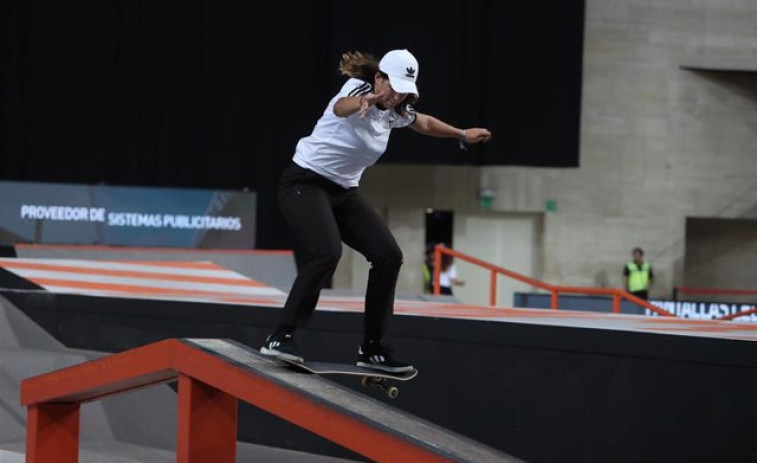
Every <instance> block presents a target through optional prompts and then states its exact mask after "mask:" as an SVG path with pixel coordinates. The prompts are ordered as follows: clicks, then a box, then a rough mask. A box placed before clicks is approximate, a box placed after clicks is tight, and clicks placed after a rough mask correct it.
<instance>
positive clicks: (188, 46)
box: [0, 0, 584, 248]
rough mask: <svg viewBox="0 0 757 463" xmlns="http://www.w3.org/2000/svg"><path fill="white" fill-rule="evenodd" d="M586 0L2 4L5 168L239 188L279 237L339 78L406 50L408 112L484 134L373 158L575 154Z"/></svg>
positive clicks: (1, 174) (266, 230) (530, 158)
mask: <svg viewBox="0 0 757 463" xmlns="http://www.w3.org/2000/svg"><path fill="white" fill-rule="evenodd" d="M583 15H584V2H583V0H571V1H552V2H516V3H512V2H499V1H465V0H461V1H442V2H440V1H418V2H392V1H388V2H380V3H378V4H377V3H372V2H364V3H355V2H344V1H309V2H299V1H291V0H279V1H275V2H252V1H249V0H229V1H210V0H207V1H202V0H182V1H162V0H130V1H116V0H89V1H84V0H77V1H59V0H37V1H27V0H0V99H1V100H0V101H1V107H0V124H1V125H0V149H2V153H1V158H0V178H2V179H8V180H34V181H53V182H55V181H60V182H87V183H98V182H105V183H109V184H125V185H156V186H179V187H210V188H224V189H235V188H244V187H248V188H251V189H254V190H256V191H257V192H258V194H259V196H258V198H259V208H258V211H259V220H258V224H259V225H258V233H257V236H258V243H259V247H261V248H278V247H290V246H291V239H290V238H291V237H290V235H289V234H288V231H287V227H286V226H285V225H284V223H283V219H282V218H281V217H280V216H279V215H278V211H277V208H276V201H275V187H276V181H277V178H278V175H279V173H280V171H281V170H282V169H283V167H284V166H285V165H286V164H287V162H288V161H289V159H290V158H291V156H292V152H293V149H294V146H295V144H296V142H297V140H298V139H299V138H300V137H302V136H305V135H307V134H308V133H309V132H310V130H311V129H312V127H313V125H314V123H315V121H316V120H317V118H318V116H319V115H320V114H321V112H322V111H323V108H324V107H325V105H326V103H327V101H328V99H329V98H330V97H331V96H332V95H333V93H334V92H335V91H336V90H337V89H338V88H339V87H340V85H341V83H342V82H343V78H342V77H341V76H339V74H338V73H337V71H336V66H337V63H338V60H339V56H340V55H341V53H342V52H344V51H347V50H363V51H368V52H372V53H374V54H375V55H377V57H380V56H381V54H383V53H384V52H385V51H387V50H389V49H392V48H408V49H410V50H411V51H412V52H413V53H414V54H415V55H416V56H417V57H418V59H419V62H420V69H419V88H420V92H421V99H420V102H419V104H418V105H417V109H418V111H421V112H427V113H430V114H434V115H436V116H438V117H440V118H442V119H444V120H447V121H448V122H450V123H452V124H455V125H459V126H486V127H489V128H490V129H491V130H492V131H493V133H494V135H495V136H494V138H493V140H492V141H491V142H490V143H489V144H487V145H486V146H484V147H475V148H474V149H472V150H470V151H467V152H461V151H459V150H458V148H457V146H456V144H455V143H454V142H452V141H450V140H436V139H429V138H426V137H421V136H418V135H417V134H415V133H413V132H411V131H409V130H405V131H401V130H400V131H397V132H398V133H396V135H395V136H394V137H393V140H392V143H391V144H390V147H389V150H388V152H387V154H386V155H385V157H384V159H383V160H382V162H413V163H446V164H477V165H488V164H519V165H535V166H565V167H571V166H577V165H578V142H579V140H578V136H579V117H580V87H581V55H582V47H583Z"/></svg>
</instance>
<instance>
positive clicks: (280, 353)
mask: <svg viewBox="0 0 757 463" xmlns="http://www.w3.org/2000/svg"><path fill="white" fill-rule="evenodd" d="M260 353H261V354H263V355H268V356H270V357H276V358H280V359H285V360H289V361H290V362H299V363H305V360H304V359H303V358H302V356H301V355H300V351H299V349H297V344H295V343H294V337H293V336H292V333H286V334H277V333H274V334H272V335H270V336H268V338H267V339H266V340H265V343H263V347H261V348H260Z"/></svg>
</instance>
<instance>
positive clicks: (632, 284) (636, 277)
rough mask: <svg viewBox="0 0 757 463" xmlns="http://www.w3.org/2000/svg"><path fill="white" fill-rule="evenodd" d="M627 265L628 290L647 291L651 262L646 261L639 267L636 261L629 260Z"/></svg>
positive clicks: (633, 291)
mask: <svg viewBox="0 0 757 463" xmlns="http://www.w3.org/2000/svg"><path fill="white" fill-rule="evenodd" d="M627 267H628V291H629V292H632V293H635V292H636V291H646V289H647V287H648V286H649V263H647V262H644V263H642V264H641V268H639V266H638V265H636V262H629V263H628V266H627Z"/></svg>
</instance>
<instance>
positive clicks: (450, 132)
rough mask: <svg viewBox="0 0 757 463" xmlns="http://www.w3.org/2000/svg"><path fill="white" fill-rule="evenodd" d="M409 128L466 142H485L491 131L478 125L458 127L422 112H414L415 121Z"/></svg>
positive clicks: (490, 135) (433, 135)
mask: <svg viewBox="0 0 757 463" xmlns="http://www.w3.org/2000/svg"><path fill="white" fill-rule="evenodd" d="M410 128H411V129H413V130H415V131H416V132H418V133H422V134H423V135H429V136H432V137H439V138H457V139H458V140H462V141H464V142H466V143H486V142H487V141H489V139H490V138H491V137H492V133H491V132H489V131H488V130H487V129H482V128H479V127H473V128H469V129H458V128H456V127H453V126H451V125H449V124H447V123H446V122H442V121H440V120H439V119H437V118H435V117H434V116H429V115H428V114H422V113H416V119H415V122H413V123H412V124H411V125H410Z"/></svg>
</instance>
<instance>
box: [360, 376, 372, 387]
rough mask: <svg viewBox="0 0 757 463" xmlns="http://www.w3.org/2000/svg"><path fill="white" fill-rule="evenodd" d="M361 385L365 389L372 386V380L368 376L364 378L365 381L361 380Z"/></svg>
mask: <svg viewBox="0 0 757 463" xmlns="http://www.w3.org/2000/svg"><path fill="white" fill-rule="evenodd" d="M360 384H362V385H363V387H368V386H370V385H371V380H370V378H368V377H367V376H363V379H361V380H360Z"/></svg>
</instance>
